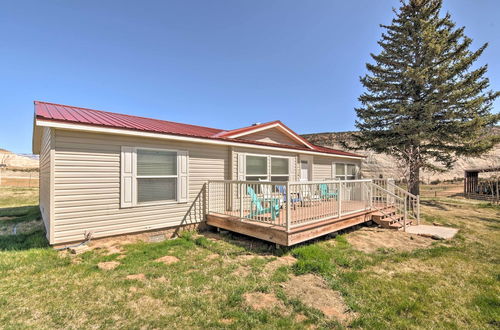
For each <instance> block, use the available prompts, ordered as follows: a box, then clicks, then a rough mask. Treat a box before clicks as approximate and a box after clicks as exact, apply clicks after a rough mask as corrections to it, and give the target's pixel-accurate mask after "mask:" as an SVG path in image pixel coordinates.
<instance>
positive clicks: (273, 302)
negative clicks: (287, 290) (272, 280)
mask: <svg viewBox="0 0 500 330" xmlns="http://www.w3.org/2000/svg"><path fill="white" fill-rule="evenodd" d="M243 299H244V300H245V303H246V304H247V305H248V306H250V307H251V308H253V309H256V310H269V309H272V308H279V309H284V308H285V305H284V304H283V302H282V301H281V300H279V299H278V298H277V297H276V296H275V295H274V294H272V293H263V292H251V293H245V294H244V295H243Z"/></svg>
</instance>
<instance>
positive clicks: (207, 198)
mask: <svg viewBox="0 0 500 330" xmlns="http://www.w3.org/2000/svg"><path fill="white" fill-rule="evenodd" d="M205 189H206V195H205V199H206V207H207V209H206V213H205V217H206V216H207V214H208V213H210V181H207V185H206V187H205Z"/></svg>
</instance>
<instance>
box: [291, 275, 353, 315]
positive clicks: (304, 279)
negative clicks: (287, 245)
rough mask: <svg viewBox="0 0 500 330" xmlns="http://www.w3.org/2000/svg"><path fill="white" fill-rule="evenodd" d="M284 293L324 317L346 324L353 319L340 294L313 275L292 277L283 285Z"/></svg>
mask: <svg viewBox="0 0 500 330" xmlns="http://www.w3.org/2000/svg"><path fill="white" fill-rule="evenodd" d="M284 291H285V293H286V294H287V295H288V296H290V297H291V298H293V299H297V300H300V301H301V302H302V303H304V304H305V305H306V306H309V307H312V308H315V309H318V310H320V311H321V312H322V313H323V314H324V315H325V316H327V317H328V318H331V319H336V320H338V321H340V322H341V323H346V322H348V321H350V320H352V319H353V318H354V317H355V314H354V313H352V312H351V311H350V310H349V308H348V307H347V305H346V304H345V302H344V299H343V298H342V296H341V294H340V293H339V292H337V291H334V290H332V289H330V288H329V287H328V285H327V284H326V283H325V281H324V280H323V279H322V278H321V277H319V276H317V275H313V274H307V275H301V276H294V277H292V278H291V279H290V280H289V281H288V282H286V283H285V284H284Z"/></svg>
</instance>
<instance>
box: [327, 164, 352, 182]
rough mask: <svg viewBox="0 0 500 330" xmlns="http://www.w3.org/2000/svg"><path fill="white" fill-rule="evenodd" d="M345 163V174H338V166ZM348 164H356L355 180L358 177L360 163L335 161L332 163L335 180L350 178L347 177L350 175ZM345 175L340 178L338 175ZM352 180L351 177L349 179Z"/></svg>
mask: <svg viewBox="0 0 500 330" xmlns="http://www.w3.org/2000/svg"><path fill="white" fill-rule="evenodd" d="M339 165H343V166H344V174H343V175H337V166H339ZM347 165H352V166H354V180H356V179H357V178H358V165H357V164H355V163H347V162H333V163H332V178H333V179H334V180H348V179H347V177H348V176H350V175H348V174H347ZM341 176H342V177H343V179H339V178H337V177H341ZM349 180H351V179H349Z"/></svg>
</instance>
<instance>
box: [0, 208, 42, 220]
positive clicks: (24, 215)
mask: <svg viewBox="0 0 500 330" xmlns="http://www.w3.org/2000/svg"><path fill="white" fill-rule="evenodd" d="M2 217H6V218H9V219H8V220H1V218H2ZM40 217H41V214H40V209H39V208H38V205H29V206H19V207H4V208H0V221H1V222H3V223H6V222H8V223H11V224H12V223H19V222H23V221H32V220H37V219H40ZM10 218H11V219H10Z"/></svg>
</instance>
